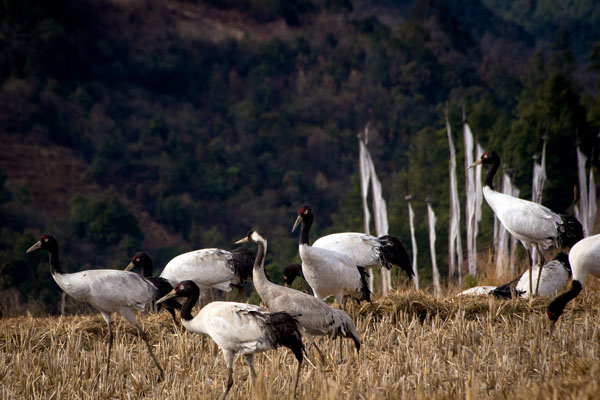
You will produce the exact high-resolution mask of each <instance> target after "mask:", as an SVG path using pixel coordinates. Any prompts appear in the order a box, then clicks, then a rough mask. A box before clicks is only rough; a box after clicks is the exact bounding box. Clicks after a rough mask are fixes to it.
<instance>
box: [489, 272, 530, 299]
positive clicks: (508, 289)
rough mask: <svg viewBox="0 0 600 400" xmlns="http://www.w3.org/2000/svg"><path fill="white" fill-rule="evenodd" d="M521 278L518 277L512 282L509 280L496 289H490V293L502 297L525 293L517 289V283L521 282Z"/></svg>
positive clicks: (506, 297)
mask: <svg viewBox="0 0 600 400" xmlns="http://www.w3.org/2000/svg"><path fill="white" fill-rule="evenodd" d="M519 279H521V277H518V278H517V279H515V280H514V281H512V282H508V283H505V284H504V285H500V286H497V287H496V289H494V290H492V291H490V294H491V295H492V296H496V297H500V298H502V299H511V298H512V297H513V296H515V297H519V296H521V294H523V293H524V292H522V291H520V290H517V289H516V287H517V283H519Z"/></svg>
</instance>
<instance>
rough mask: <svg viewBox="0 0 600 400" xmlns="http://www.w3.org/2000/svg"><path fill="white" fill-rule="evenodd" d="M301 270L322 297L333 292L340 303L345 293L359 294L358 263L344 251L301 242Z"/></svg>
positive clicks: (359, 295) (314, 291) (331, 294)
mask: <svg viewBox="0 0 600 400" xmlns="http://www.w3.org/2000/svg"><path fill="white" fill-rule="evenodd" d="M298 250H299V253H300V258H301V259H302V273H303V274H304V278H305V279H306V282H308V284H309V286H310V287H311V289H312V290H313V293H314V295H315V297H318V298H319V299H321V300H324V299H327V298H328V297H330V296H335V298H336V299H337V302H338V304H340V305H341V304H342V301H343V298H344V295H350V296H354V297H356V298H358V299H360V298H361V275H360V272H359V271H358V268H357V267H358V264H356V263H355V262H354V260H353V259H352V258H351V257H349V256H347V255H346V254H343V253H339V252H337V251H333V250H329V249H323V248H320V247H314V246H309V245H307V244H301V245H299V247H298Z"/></svg>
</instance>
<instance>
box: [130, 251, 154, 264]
mask: <svg viewBox="0 0 600 400" xmlns="http://www.w3.org/2000/svg"><path fill="white" fill-rule="evenodd" d="M148 262H150V263H151V262H152V259H151V258H150V256H149V255H148V254H146V253H144V252H143V251H138V252H137V253H135V255H134V256H133V258H132V259H131V263H132V264H133V265H134V266H136V267H141V266H143V265H144V264H146V263H148Z"/></svg>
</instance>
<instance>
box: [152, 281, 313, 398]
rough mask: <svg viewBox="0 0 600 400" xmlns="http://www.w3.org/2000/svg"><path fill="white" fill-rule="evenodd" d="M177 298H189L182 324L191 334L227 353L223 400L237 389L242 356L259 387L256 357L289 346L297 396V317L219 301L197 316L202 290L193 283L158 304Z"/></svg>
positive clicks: (299, 354) (299, 353) (299, 355)
mask: <svg viewBox="0 0 600 400" xmlns="http://www.w3.org/2000/svg"><path fill="white" fill-rule="evenodd" d="M174 297H186V298H187V300H186V301H185V303H184V305H183V308H182V309H181V323H182V324H183V326H184V327H185V328H186V329H187V330H188V331H190V332H194V333H200V334H203V335H209V336H210V337H211V338H212V339H213V340H214V341H215V343H217V345H218V346H219V348H220V349H221V351H222V352H223V357H224V358H225V364H227V387H226V389H225V393H224V394H223V398H225V397H226V396H227V393H229V389H231V386H232V385H233V359H234V356H235V355H236V354H238V353H239V354H242V355H243V356H244V359H245V360H246V363H247V364H248V368H249V370H250V376H251V377H252V384H253V386H254V385H255V383H256V372H255V371H254V353H258V352H262V351H265V350H271V349H276V348H278V347H281V346H285V347H287V348H289V349H290V350H292V352H293V353H294V356H295V357H296V359H297V360H298V368H297V370H296V381H295V384H294V395H295V393H296V386H297V385H298V379H299V375H300V366H301V365H302V360H303V356H302V351H303V350H304V346H303V344H302V336H301V335H300V331H299V330H298V323H297V321H296V317H294V316H293V315H292V314H289V313H286V312H268V311H267V310H265V309H263V308H261V307H258V306H255V305H252V304H244V303H234V302H225V301H215V302H212V303H210V304H208V305H206V306H204V307H203V308H202V309H201V310H200V312H199V313H198V314H197V315H196V316H193V315H192V308H193V307H194V305H195V304H196V303H197V302H198V298H199V297H200V289H199V288H198V286H197V285H196V284H195V283H194V282H193V281H190V280H186V281H183V282H180V283H178V284H177V285H176V286H175V289H173V290H172V291H171V292H170V293H168V294H167V295H165V296H164V297H163V298H161V299H159V300H158V301H157V303H161V302H163V301H168V300H169V299H172V298H174Z"/></svg>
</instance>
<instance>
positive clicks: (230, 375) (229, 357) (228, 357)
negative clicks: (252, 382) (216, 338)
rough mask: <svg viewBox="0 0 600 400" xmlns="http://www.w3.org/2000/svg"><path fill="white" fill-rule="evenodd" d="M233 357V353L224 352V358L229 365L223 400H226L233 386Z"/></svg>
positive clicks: (229, 351)
mask: <svg viewBox="0 0 600 400" xmlns="http://www.w3.org/2000/svg"><path fill="white" fill-rule="evenodd" d="M233 355H234V354H233V351H231V350H223V358H225V364H227V387H226V388H225V393H223V400H225V397H227V393H229V389H231V386H233Z"/></svg>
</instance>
